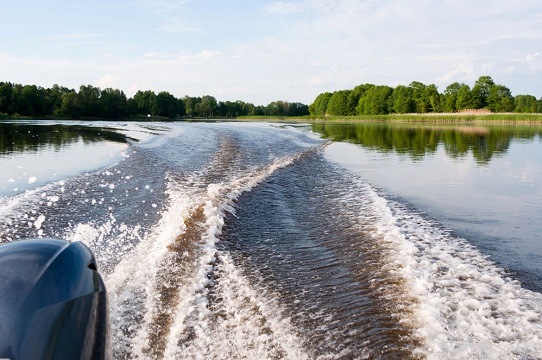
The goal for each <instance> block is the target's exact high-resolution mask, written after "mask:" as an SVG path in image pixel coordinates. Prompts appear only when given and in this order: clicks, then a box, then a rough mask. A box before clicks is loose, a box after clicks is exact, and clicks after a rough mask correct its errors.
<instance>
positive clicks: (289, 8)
mask: <svg viewBox="0 0 542 360" xmlns="http://www.w3.org/2000/svg"><path fill="white" fill-rule="evenodd" d="M303 9H304V6H303V4H301V3H298V2H285V1H277V2H273V3H271V4H269V5H266V6H265V8H264V10H265V11H266V12H268V13H271V14H284V15H289V14H295V13H299V12H302V11H303Z"/></svg>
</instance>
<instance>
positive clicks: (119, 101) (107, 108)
mask: <svg viewBox="0 0 542 360" xmlns="http://www.w3.org/2000/svg"><path fill="white" fill-rule="evenodd" d="M126 101H127V100H126V95H124V92H122V91H121V90H118V89H111V88H107V89H104V90H103V91H102V92H101V95H100V99H99V108H100V117H102V118H106V119H116V118H121V117H124V116H126V115H127V108H126Z"/></svg>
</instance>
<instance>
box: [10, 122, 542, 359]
mask: <svg viewBox="0 0 542 360" xmlns="http://www.w3.org/2000/svg"><path fill="white" fill-rule="evenodd" d="M41 124H44V125H46V126H41ZM0 125H2V126H3V127H2V128H1V129H2V134H3V135H2V136H3V138H2V139H3V142H4V145H3V146H4V148H2V149H3V150H2V152H1V153H0V168H1V169H2V171H3V169H4V168H6V169H7V168H8V167H10V169H12V167H13V166H15V168H16V169H18V170H16V171H15V170H10V171H12V172H11V173H9V174H8V173H5V172H2V175H1V176H0V177H1V178H2V179H3V178H5V179H7V183H3V185H2V186H3V187H4V189H3V190H2V197H0V241H1V242H8V241H13V240H16V239H19V238H24V237H39V236H43V237H46V236H47V237H60V238H64V239H68V240H72V241H82V242H84V243H86V244H87V245H88V246H90V247H91V249H92V250H93V251H94V253H95V255H96V257H97V260H98V263H99V268H100V271H101V273H102V274H103V276H104V280H105V282H106V285H107V288H108V292H109V298H110V308H111V331H112V336H113V347H114V348H113V351H114V355H115V358H118V359H124V358H157V359H160V358H166V359H174V358H178V359H185V358H186V359H193V358H206V359H207V358H208V359H211V358H212V359H231V358H244V359H266V358H269V359H278V358H286V359H335V358H368V359H397V358H400V359H417V358H428V359H514V358H517V359H539V358H542V353H541V351H540V349H542V294H540V292H539V291H533V290H540V283H541V282H540V263H541V262H540V256H541V251H540V243H539V241H537V236H538V234H539V233H540V232H539V231H538V230H539V227H540V219H541V211H540V204H539V203H537V201H538V199H539V198H540V197H539V195H540V181H541V180H540V179H541V178H540V161H538V160H537V159H536V153H537V151H538V153H540V130H539V129H537V128H525V129H523V128H498V129H496V130H493V128H482V127H480V128H456V129H454V128H441V127H438V128H437V127H430V128H418V127H413V126H400V127H390V126H383V125H374V124H370V125H366V126H365V127H360V126H353V125H349V126H344V125H337V126H329V125H326V126H323V125H319V126H317V127H316V126H315V127H313V128H312V129H311V127H309V126H295V127H294V126H289V125H277V124H263V123H262V124H244V123H213V124H209V123H206V124H201V123H192V124H188V123H141V124H138V123H128V124H126V123H107V124H105V123H102V124H99V123H93V124H84V123H74V124H68V123H63V124H58V123H49V122H43V123H39V124H36V123H32V124H27V125H28V126H30V125H31V128H28V129H27V128H20V127H18V126H20V125H17V126H15V125H13V124H0ZM53 125H54V126H55V127H50V126H53ZM25 126H26V125H25ZM51 129H53V130H54V131H47V130H51ZM503 129H504V130H503ZM16 130H17V131H16ZM315 132H316V133H317V134H315ZM83 133H84V134H85V135H83ZM15 134H17V136H14V135H15ZM38 134H39V135H38ZM49 134H56V135H55V136H53V137H52V138H48V136H49ZM60 134H65V135H62V136H60ZM320 134H324V137H325V138H329V137H332V138H335V139H336V140H344V141H348V142H333V143H331V142H330V141H328V140H325V139H323V138H321V136H320ZM4 139H7V140H4ZM64 157H65V158H64ZM35 158H38V159H40V161H39V162H36V161H35V160H34V159H35ZM70 158H79V162H74V163H72V162H70V161H68V159H70ZM74 164H76V165H74ZM8 165H9V166H8ZM13 171H15V172H13ZM17 171H24V173H23V172H17ZM5 174H8V175H5ZM59 174H62V175H59ZM495 174H497V175H499V176H496V175H495ZM40 181H41V182H40ZM4 184H5V185H4ZM15 188H17V189H18V190H14V189H15ZM503 205H506V206H505V209H503V208H502V207H503ZM526 214H528V215H526Z"/></svg>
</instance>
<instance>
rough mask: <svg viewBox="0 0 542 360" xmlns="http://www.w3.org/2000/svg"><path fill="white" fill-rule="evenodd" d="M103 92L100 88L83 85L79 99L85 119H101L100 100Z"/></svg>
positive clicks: (78, 94) (78, 95) (80, 88)
mask: <svg viewBox="0 0 542 360" xmlns="http://www.w3.org/2000/svg"><path fill="white" fill-rule="evenodd" d="M100 95H101V90H100V88H98V87H94V86H92V85H81V86H80V87H79V93H77V98H78V101H79V104H80V106H81V108H82V114H81V116H85V117H99V116H100V106H99V99H100Z"/></svg>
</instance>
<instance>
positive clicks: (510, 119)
mask: <svg viewBox="0 0 542 360" xmlns="http://www.w3.org/2000/svg"><path fill="white" fill-rule="evenodd" d="M236 120H238V121H307V122H327V121H333V122H335V121H336V122H341V121H346V122H359V121H379V122H380V121H382V122H431V123H440V122H442V123H469V122H484V123H525V124H528V123H540V124H542V114H538V113H537V114H518V113H496V114H494V113H425V114H390V115H357V116H323V117H322V116H299V117H288V116H284V117H277V116H240V117H238V118H236Z"/></svg>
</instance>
